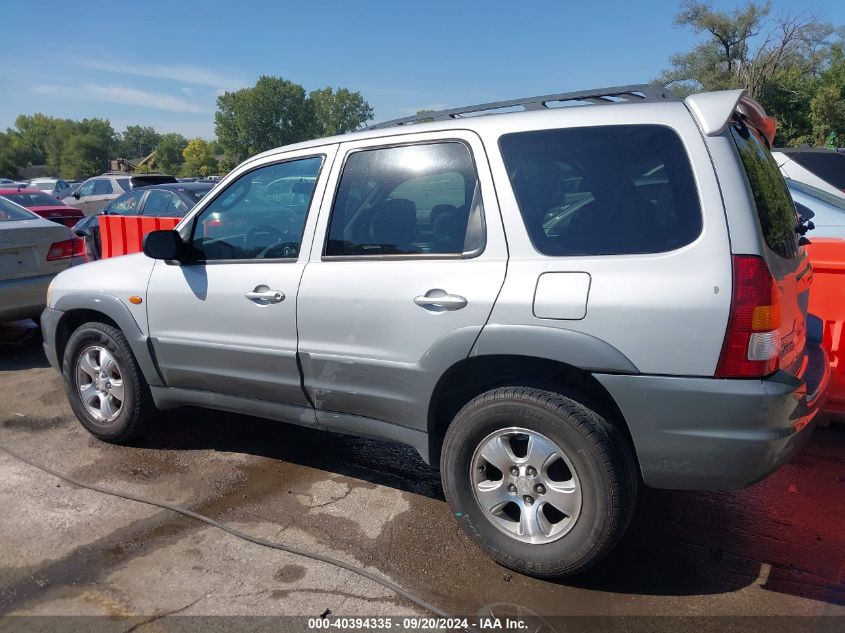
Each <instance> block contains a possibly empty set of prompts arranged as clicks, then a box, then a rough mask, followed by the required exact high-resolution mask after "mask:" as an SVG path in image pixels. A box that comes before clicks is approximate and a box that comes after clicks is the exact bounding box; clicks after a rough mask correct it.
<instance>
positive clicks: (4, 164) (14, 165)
mask: <svg viewBox="0 0 845 633" xmlns="http://www.w3.org/2000/svg"><path fill="white" fill-rule="evenodd" d="M22 161H23V159H22V156H21V151H20V147H19V145H18V143H17V139H16V138H15V137H14V135H13V134H10V133H5V132H0V177H2V178H18V177H19V176H20V173H19V172H18V167H19V166H20V165H22V164H23V162H22Z"/></svg>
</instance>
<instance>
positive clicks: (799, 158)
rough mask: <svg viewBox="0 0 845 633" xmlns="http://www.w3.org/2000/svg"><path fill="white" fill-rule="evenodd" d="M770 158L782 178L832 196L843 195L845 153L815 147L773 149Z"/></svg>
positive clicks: (844, 187)
mask: <svg viewBox="0 0 845 633" xmlns="http://www.w3.org/2000/svg"><path fill="white" fill-rule="evenodd" d="M772 157H773V158H774V159H775V161H776V162H777V164H778V167H780V173H781V174H783V177H784V178H789V179H790V180H797V181H798V182H803V183H805V184H808V185H812V186H813V187H816V188H817V189H821V190H822V191H827V192H829V193H832V194H834V195H842V192H843V191H845V154H840V153H839V152H836V151H834V150H830V149H819V148H815V147H813V148H810V147H807V148H804V147H785V148H779V147H776V148H774V149H773V150H772Z"/></svg>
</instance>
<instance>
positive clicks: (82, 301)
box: [44, 292, 164, 386]
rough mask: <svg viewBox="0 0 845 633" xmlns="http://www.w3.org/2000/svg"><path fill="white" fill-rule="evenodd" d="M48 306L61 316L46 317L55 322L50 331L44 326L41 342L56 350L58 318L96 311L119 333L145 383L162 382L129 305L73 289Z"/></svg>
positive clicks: (61, 319) (109, 296) (153, 384)
mask: <svg viewBox="0 0 845 633" xmlns="http://www.w3.org/2000/svg"><path fill="white" fill-rule="evenodd" d="M51 308H52V310H53V311H58V312H60V313H62V314H63V316H62V317H61V318H60V319H50V322H52V321H56V323H55V325H51V326H50V328H51V329H52V330H53V331H52V332H48V331H46V330H47V328H46V327H45V331H44V340H45V345H47V344H51V345H52V346H53V347H54V348H55V349H56V350H57V351H58V347H57V346H56V344H55V343H56V340H55V337H56V331H57V330H58V328H60V327H61V323H62V321H64V319H66V318H67V317H68V315H69V314H70V313H72V312H73V311H75V310H86V311H92V312H99V313H100V314H103V315H105V316H107V317H108V318H109V319H111V320H112V321H114V322H115V323H116V324H117V327H118V328H120V331H121V332H123V335H124V336H125V337H126V340H127V341H128V342H129V347H131V348H132V353H133V354H134V355H135V359H136V360H137V362H138V366H139V367H140V368H141V372H142V373H143V374H144V378H145V379H146V381H147V383H148V384H150V385H152V386H163V385H164V382H163V381H162V378H161V376H160V375H159V372H158V369H157V368H156V365H155V361H154V358H153V355H152V352H151V350H150V347H149V345H148V343H147V340H148V338H147V335H146V334H144V332H142V331H141V328H140V326H139V325H138V322H137V321H136V320H135V317H133V316H132V313H131V312H130V311H129V308H128V307H127V306H126V304H125V303H123V302H122V301H121V300H120V299H118V298H117V297H115V296H113V295H110V294H107V293H104V292H74V293H68V294H63V295H62V296H60V297H59V298H58V299H56V301H55V304H54V305H53V306H51ZM48 310H50V308H48Z"/></svg>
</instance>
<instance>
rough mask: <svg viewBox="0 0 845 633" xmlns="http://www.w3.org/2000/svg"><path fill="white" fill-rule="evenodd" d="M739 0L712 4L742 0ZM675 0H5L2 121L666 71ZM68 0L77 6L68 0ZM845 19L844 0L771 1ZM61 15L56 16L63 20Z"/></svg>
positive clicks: (431, 104) (460, 91) (679, 32)
mask: <svg viewBox="0 0 845 633" xmlns="http://www.w3.org/2000/svg"><path fill="white" fill-rule="evenodd" d="M738 2H739V0H733V1H727V2H726V1H723V0H716V2H715V5H716V6H717V7H719V8H734V7H735V6H736V5H737V4H738ZM677 6H678V2H676V1H675V0H664V1H660V0H639V1H637V2H633V1H631V0H612V1H604V2H603V1H601V0H597V1H594V2H585V1H584V0H566V1H563V0H561V1H558V2H539V1H534V2H531V1H525V0H523V1H522V2H513V1H510V2H499V1H497V0H489V1H487V2H480V1H478V0H476V1H474V2H462V1H460V0H452V1H451V2H439V1H433V0H429V1H426V2H415V3H413V4H409V5H408V6H404V4H403V3H402V2H400V1H398V0H394V1H393V2H367V1H364V0H362V1H359V2H335V1H333V0H319V1H312V2H296V3H288V2H284V1H281V0H280V1H278V2H277V1H274V0H262V1H250V0H241V1H240V2H232V1H231V0H227V1H225V2H223V1H218V0H203V2H201V3H199V2H179V1H178V0H175V1H174V0H170V1H169V2H162V1H160V0H145V1H144V2H143V3H137V4H132V3H130V4H127V5H122V4H121V3H116V2H113V1H112V2H96V1H89V2H84V1H80V2H77V3H73V4H70V3H67V2H53V1H49V0H40V1H39V2H38V3H37V9H36V8H34V6H33V3H32V2H31V0H28V1H24V0H0V25H2V30H3V36H2V42H1V43H0V47H2V48H0V50H2V53H0V60H2V69H3V70H2V73H0V129H5V128H6V127H9V126H11V125H12V124H13V122H14V119H15V117H16V116H17V115H18V114H21V113H24V114H32V113H34V112H43V113H45V114H49V115H53V116H61V117H69V118H84V117H94V116H97V117H106V118H108V119H110V120H111V121H112V124H113V126H114V127H115V129H116V130H118V131H122V130H123V129H124V128H125V127H126V125H132V124H139V125H152V126H154V127H155V128H156V129H158V130H159V131H176V132H181V133H182V134H185V135H186V136H188V137H195V136H203V137H206V138H212V137H213V136H214V122H213V121H214V110H215V99H216V96H217V95H218V94H219V93H220V92H221V91H224V90H232V89H236V88H240V87H244V86H248V85H251V84H253V83H254V82H255V80H256V79H257V78H258V77H259V76H260V75H262V74H268V75H278V76H282V77H285V78H287V79H290V80H293V81H296V82H297V83H300V84H302V85H303V86H305V88H306V89H313V88H320V87H324V86H333V87H341V86H345V87H348V88H350V89H352V90H359V91H361V92H362V93H363V94H364V96H365V97H366V99H367V100H368V101H369V102H370V104H371V105H372V106H373V107H374V109H375V115H376V120H384V119H388V118H393V117H397V116H404V115H407V114H413V113H414V112H416V110H418V109H420V108H443V107H450V106H451V107H454V106H459V105H464V104H469V103H478V102H484V101H492V100H497V99H508V98H515V97H519V96H528V95H533V94H545V93H549V92H562V91H566V90H576V89H579V88H590V87H596V86H604V85H615V84H627V83H639V82H642V81H648V80H650V79H653V78H654V77H656V76H657V75H658V74H659V72H660V70H661V69H663V68H665V67H666V66H667V64H668V58H669V56H670V55H671V54H672V53H675V52H681V51H684V50H687V49H689V48H690V47H691V46H692V45H694V43H695V42H696V36H695V35H693V34H692V33H691V32H689V31H688V30H684V29H679V28H676V27H674V26H673V24H672V19H673V16H674V13H675V11H676V9H677ZM70 7H72V9H71V8H70ZM774 11H776V12H780V11H791V12H801V11H810V12H814V13H817V14H819V15H820V16H821V17H823V19H825V20H826V21H829V22H832V23H833V24H834V25H845V1H843V0H805V1H802V0H791V1H787V0H775V2H774ZM55 25H58V26H55Z"/></svg>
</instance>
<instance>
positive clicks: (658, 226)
mask: <svg viewBox="0 0 845 633" xmlns="http://www.w3.org/2000/svg"><path fill="white" fill-rule="evenodd" d="M499 147H500V149H501V152H502V158H503V159H504V162H505V167H506V168H507V171H508V176H509V178H510V181H511V186H512V187H513V192H514V195H515V197H516V201H517V203H518V204H519V210H520V212H521V213H522V219H523V221H524V223H525V228H526V229H527V231H528V234H529V236H530V237H531V241H532V243H533V244H534V247H535V248H536V249H537V250H538V251H539V252H540V253H542V254H544V255H551V256H571V255H624V254H635V253H661V252H665V251H670V250H674V249H676V248H680V247H681V246H685V245H686V244H689V243H690V242H692V241H693V240H695V239H696V238H697V237H698V236H699V235H700V233H701V228H702V219H701V206H700V204H699V201H698V190H697V189H696V186H695V181H694V179H693V175H692V169H691V167H690V163H689V159H688V158H687V154H686V151H685V149H684V146H683V144H682V143H681V140H680V138H679V137H678V135H677V134H676V133H675V132H674V131H673V130H671V129H669V128H667V127H664V126H660V125H611V126H601V127H585V128H569V129H559V130H540V131H532V132H518V133H514V134H506V135H504V136H502V137H501V139H500V140H499Z"/></svg>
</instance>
